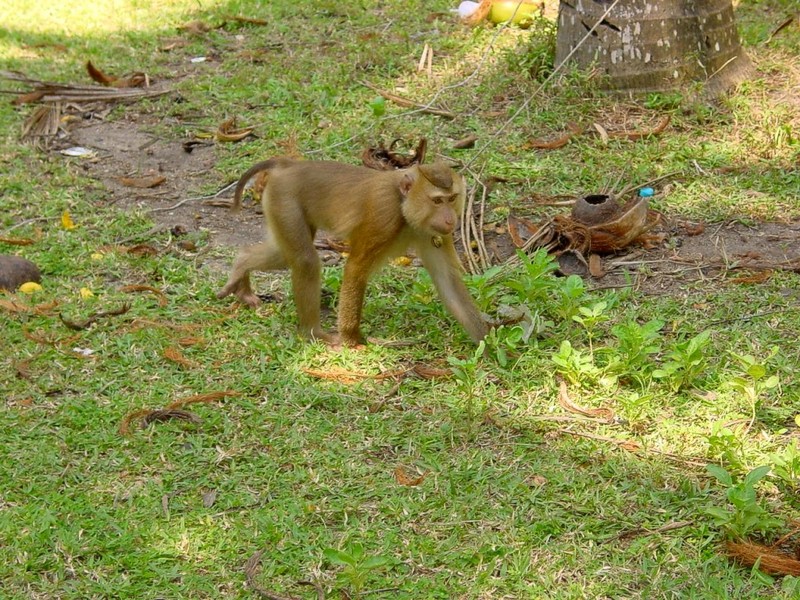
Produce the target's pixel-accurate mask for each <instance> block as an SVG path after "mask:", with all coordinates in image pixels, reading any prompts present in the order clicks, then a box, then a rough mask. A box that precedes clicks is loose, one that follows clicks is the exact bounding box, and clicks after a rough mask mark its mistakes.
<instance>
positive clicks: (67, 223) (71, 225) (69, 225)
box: [61, 210, 75, 229]
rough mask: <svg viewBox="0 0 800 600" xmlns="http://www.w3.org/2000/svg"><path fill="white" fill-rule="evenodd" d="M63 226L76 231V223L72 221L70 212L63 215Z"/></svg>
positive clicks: (66, 211)
mask: <svg viewBox="0 0 800 600" xmlns="http://www.w3.org/2000/svg"><path fill="white" fill-rule="evenodd" d="M61 226H62V227H63V228H64V229H75V221H73V220H72V217H71V216H70V214H69V211H68V210H65V211H64V212H63V213H61Z"/></svg>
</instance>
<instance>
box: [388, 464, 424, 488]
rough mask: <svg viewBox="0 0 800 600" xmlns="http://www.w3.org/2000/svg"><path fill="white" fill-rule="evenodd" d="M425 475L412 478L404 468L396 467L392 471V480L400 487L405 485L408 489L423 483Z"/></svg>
mask: <svg viewBox="0 0 800 600" xmlns="http://www.w3.org/2000/svg"><path fill="white" fill-rule="evenodd" d="M426 476H427V473H423V474H422V475H418V476H414V475H412V474H411V473H409V472H408V471H407V470H406V468H405V467H403V466H400V465H398V466H397V467H395V469H394V479H395V481H397V483H399V484H400V485H405V486H409V487H414V486H417V485H419V484H421V483H422V482H423V481H425V477H426Z"/></svg>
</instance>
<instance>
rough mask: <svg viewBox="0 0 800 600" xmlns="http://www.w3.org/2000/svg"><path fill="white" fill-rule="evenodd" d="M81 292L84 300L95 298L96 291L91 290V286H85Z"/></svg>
mask: <svg viewBox="0 0 800 600" xmlns="http://www.w3.org/2000/svg"><path fill="white" fill-rule="evenodd" d="M80 294H81V298H83V299H84V300H86V299H87V298H93V297H94V292H93V291H92V290H90V289H89V288H85V287H82V288H81V290H80Z"/></svg>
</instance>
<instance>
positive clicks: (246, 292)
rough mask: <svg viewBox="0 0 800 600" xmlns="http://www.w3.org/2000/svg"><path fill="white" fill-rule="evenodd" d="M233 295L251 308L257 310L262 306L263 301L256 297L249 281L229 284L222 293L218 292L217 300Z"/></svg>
mask: <svg viewBox="0 0 800 600" xmlns="http://www.w3.org/2000/svg"><path fill="white" fill-rule="evenodd" d="M231 294H233V295H234V296H236V297H237V298H238V299H239V302H241V303H242V304H246V305H247V306H249V307H250V308H256V307H257V306H258V305H259V304H261V299H260V298H259V297H258V296H256V295H255V293H254V292H253V290H252V288H251V287H250V282H249V281H243V280H241V279H240V280H237V281H232V282H228V283H226V284H225V287H223V288H222V289H221V290H220V291H218V292H217V298H225V297H226V296H230V295H231Z"/></svg>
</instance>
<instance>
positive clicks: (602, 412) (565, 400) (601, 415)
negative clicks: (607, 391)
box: [558, 381, 614, 423]
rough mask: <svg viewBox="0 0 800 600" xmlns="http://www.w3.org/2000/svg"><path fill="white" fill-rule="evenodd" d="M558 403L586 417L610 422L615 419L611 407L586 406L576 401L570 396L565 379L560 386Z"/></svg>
mask: <svg viewBox="0 0 800 600" xmlns="http://www.w3.org/2000/svg"><path fill="white" fill-rule="evenodd" d="M558 404H559V406H561V408H564V409H566V410H568V411H569V412H572V413H577V414H579V415H583V416H584V417H591V418H595V419H602V420H603V421H606V422H608V423H611V422H613V421H614V411H612V410H611V409H610V408H585V407H583V406H580V405H578V404H576V403H574V402H573V401H572V399H571V398H570V397H569V391H568V389H567V383H566V382H565V381H562V382H561V385H560V386H559V390H558Z"/></svg>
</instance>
